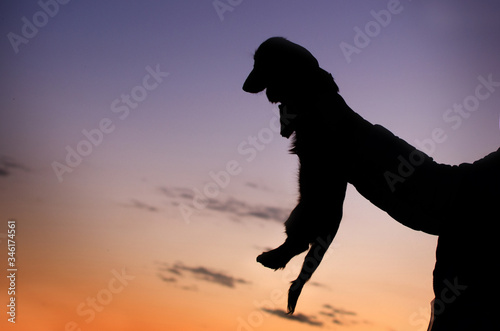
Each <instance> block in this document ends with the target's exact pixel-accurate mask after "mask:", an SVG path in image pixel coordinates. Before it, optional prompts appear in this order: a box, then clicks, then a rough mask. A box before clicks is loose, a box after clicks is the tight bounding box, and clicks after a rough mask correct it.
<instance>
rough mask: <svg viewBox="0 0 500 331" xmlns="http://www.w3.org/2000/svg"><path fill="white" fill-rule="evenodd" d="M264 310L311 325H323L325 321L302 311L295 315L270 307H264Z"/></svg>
mask: <svg viewBox="0 0 500 331" xmlns="http://www.w3.org/2000/svg"><path fill="white" fill-rule="evenodd" d="M262 310H263V311H265V312H266V313H269V314H272V315H275V316H278V317H281V318H285V319H287V320H291V321H296V322H300V323H304V324H308V325H311V326H323V325H324V323H323V322H321V321H318V320H317V319H316V317H315V316H309V315H305V314H301V313H296V314H293V315H287V313H286V312H285V311H284V310H282V309H268V308H262Z"/></svg>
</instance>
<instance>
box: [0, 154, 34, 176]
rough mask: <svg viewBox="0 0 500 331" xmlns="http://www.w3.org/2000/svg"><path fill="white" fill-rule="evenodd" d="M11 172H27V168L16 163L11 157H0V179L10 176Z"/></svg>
mask: <svg viewBox="0 0 500 331" xmlns="http://www.w3.org/2000/svg"><path fill="white" fill-rule="evenodd" d="M12 170H21V171H24V172H29V169H28V167H26V166H24V165H23V164H21V163H19V162H17V161H16V160H14V159H13V158H11V157H8V156H5V155H3V156H0V177H7V176H10V175H11V174H12Z"/></svg>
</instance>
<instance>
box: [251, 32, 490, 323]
mask: <svg viewBox="0 0 500 331" xmlns="http://www.w3.org/2000/svg"><path fill="white" fill-rule="evenodd" d="M254 59H255V65H254V70H253V71H252V73H251V74H250V76H249V77H248V79H247V81H246V82H245V85H244V87H243V89H244V90H245V91H247V92H252V93H257V92H260V91H262V90H264V88H266V89H267V90H266V93H267V96H268V98H269V100H270V101H271V102H281V105H280V110H281V120H282V121H281V122H282V135H283V136H285V137H287V138H288V137H289V136H290V135H291V134H292V133H294V136H293V148H292V150H291V151H292V152H293V153H295V154H297V156H298V157H299V160H300V174H299V189H300V199H299V202H298V205H297V207H296V208H295V209H294V210H293V211H292V213H291V215H290V217H289V219H288V220H287V221H286V223H285V225H286V234H287V239H286V241H285V243H284V244H283V245H281V246H280V247H278V248H277V249H275V250H272V251H269V252H265V253H263V254H261V255H260V256H259V257H258V258H257V260H258V261H259V262H261V263H262V264H263V265H265V266H267V267H270V268H273V269H279V268H284V267H285V265H286V263H287V262H288V261H289V260H290V259H291V258H292V257H293V256H295V255H297V254H299V253H301V252H304V251H306V250H308V249H309V252H308V254H307V255H306V258H305V261H304V265H303V267H302V270H301V273H300V275H299V277H298V278H297V279H296V280H295V281H294V282H293V283H292V286H291V288H290V292H289V302H288V310H289V312H290V313H293V311H294V309H295V305H296V302H297V299H298V296H299V295H300V292H301V290H302V287H303V285H304V284H305V282H307V280H308V279H309V278H310V277H311V275H312V273H313V272H314V271H315V270H316V268H317V267H318V265H319V263H320V262H321V259H322V257H323V255H324V254H325V252H326V250H327V249H328V247H329V245H330V243H331V242H332V240H333V238H334V237H335V234H336V232H337V229H338V226H339V224H340V220H341V218H342V206H343V201H344V197H345V190H346V186H347V183H351V184H353V185H354V186H355V188H356V189H357V190H358V192H359V193H361V194H362V195H363V196H364V197H365V198H367V199H368V200H370V201H371V202H372V203H373V204H375V205H376V206H377V207H379V208H381V209H382V210H384V211H386V212H387V213H388V214H389V215H390V216H392V217H393V218H394V219H396V220H397V221H398V222H400V223H402V224H403V225H405V226H408V227H410V228H412V229H416V230H421V231H424V232H426V233H429V234H434V235H439V243H438V249H437V262H436V268H435V271H434V291H435V294H436V298H435V300H434V304H433V318H432V319H433V322H432V323H431V324H433V326H432V331H438V330H491V328H490V326H491V325H493V324H492V323H493V316H494V315H493V312H494V311H495V310H497V309H498V308H499V304H498V298H497V297H495V296H496V295H497V294H498V290H497V289H496V288H497V286H496V283H493V284H491V283H490V284H488V283H486V282H485V281H484V280H483V279H482V277H485V276H488V275H493V274H495V270H496V263H493V261H496V259H497V258H498V248H497V247H496V245H495V244H494V241H495V239H496V236H495V235H494V233H495V232H494V230H495V229H496V227H495V224H494V222H491V221H488V220H489V218H491V215H492V213H494V212H495V210H494V209H496V206H495V204H496V203H498V200H499V197H500V176H499V174H497V172H498V170H499V169H500V152H499V151H497V152H495V153H492V154H490V155H489V156H487V157H486V158H484V159H483V160H480V161H477V162H475V163H474V164H462V165H460V166H449V165H443V164H438V163H436V162H434V161H433V159H432V158H430V157H429V156H427V155H425V154H424V153H422V152H420V151H418V150H417V149H415V148H414V147H413V146H411V145H409V144H408V143H406V142H405V141H403V140H401V139H399V138H397V137H395V136H394V135H393V134H392V133H390V132H389V131H388V130H386V129H385V128H383V127H381V126H379V125H373V124H371V123H369V122H368V121H366V120H364V119H363V118H362V117H361V116H359V115H358V114H356V113H355V112H354V111H352V109H350V108H349V106H347V104H346V103H345V102H344V100H343V99H342V97H341V96H340V95H339V94H338V87H337V85H336V84H335V82H334V81H333V78H332V77H331V75H330V74H328V73H327V72H325V71H324V70H323V69H321V68H319V65H318V64H317V61H316V59H314V57H312V55H311V54H310V53H309V52H308V51H307V50H305V49H303V48H302V47H300V46H298V45H296V44H293V43H291V42H289V41H287V40H285V39H284V38H279V37H278V38H271V39H269V40H267V41H266V42H264V43H263V44H262V45H261V46H260V47H259V49H258V50H257V52H256V54H255V57H254ZM310 244H311V247H310V248H309V245H310ZM494 289H495V290H494ZM475 314H476V315H477V314H481V315H482V316H481V318H478V317H477V316H474V315H475ZM478 321H479V324H478ZM481 323H482V324H481ZM478 326H479V327H478ZM429 330H431V327H430V328H429Z"/></svg>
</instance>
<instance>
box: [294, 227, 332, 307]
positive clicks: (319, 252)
mask: <svg viewBox="0 0 500 331" xmlns="http://www.w3.org/2000/svg"><path fill="white" fill-rule="evenodd" d="M333 238H334V236H332V235H327V236H319V237H317V238H316V240H315V241H314V242H313V244H312V245H311V248H310V249H309V252H307V255H306V257H305V259H304V263H303V264H302V269H301V270H300V274H299V277H297V279H296V280H294V281H293V282H292V285H291V286H290V289H289V290H288V313H287V314H289V315H291V314H293V312H294V311H295V306H296V305H297V300H298V299H299V296H300V293H301V292H302V288H303V287H304V285H305V284H306V282H307V281H308V280H309V279H310V278H311V276H312V274H313V273H314V271H316V269H317V268H318V266H319V264H320V263H321V260H323V257H324V256H325V253H326V251H327V250H328V247H330V244H331V243H332V241H333Z"/></svg>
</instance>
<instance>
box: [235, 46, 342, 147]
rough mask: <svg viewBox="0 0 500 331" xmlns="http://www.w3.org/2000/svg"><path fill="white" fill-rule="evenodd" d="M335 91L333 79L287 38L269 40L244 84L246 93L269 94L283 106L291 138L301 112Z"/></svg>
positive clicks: (285, 132)
mask: <svg viewBox="0 0 500 331" xmlns="http://www.w3.org/2000/svg"><path fill="white" fill-rule="evenodd" d="M332 89H333V90H334V91H336V92H338V87H337V85H336V84H335V82H334V81H333V78H332V76H331V75H330V74H329V73H328V72H326V71H325V70H323V69H321V68H320V66H319V64H318V61H317V60H316V58H315V57H314V56H313V55H312V54H311V53H310V52H309V51H308V50H307V49H305V48H304V47H302V46H300V45H297V44H295V43H293V42H291V41H288V40H287V39H285V38H283V37H273V38H269V39H268V40H266V41H264V42H263V43H262V44H261V45H260V46H259V48H258V49H257V51H256V52H255V55H254V67H253V70H252V71H251V72H250V74H249V75H248V77H247V79H246V80H245V83H244V84H243V90H244V91H245V92H249V93H259V92H261V91H263V90H266V95H267V98H268V99H269V101H270V102H272V103H277V102H280V103H281V105H280V112H281V117H282V118H281V119H282V121H281V125H282V135H283V136H285V137H287V138H288V137H289V136H290V134H291V133H292V132H293V131H294V130H295V129H294V125H293V122H294V120H292V119H293V118H295V117H297V116H298V115H299V114H300V112H301V109H302V108H304V107H307V106H308V105H310V104H311V102H312V101H313V100H314V99H315V98H316V96H317V95H318V93H322V92H323V91H325V90H328V91H331V90H332ZM284 115H285V116H284ZM283 117H286V118H285V119H284V118H283Z"/></svg>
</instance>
